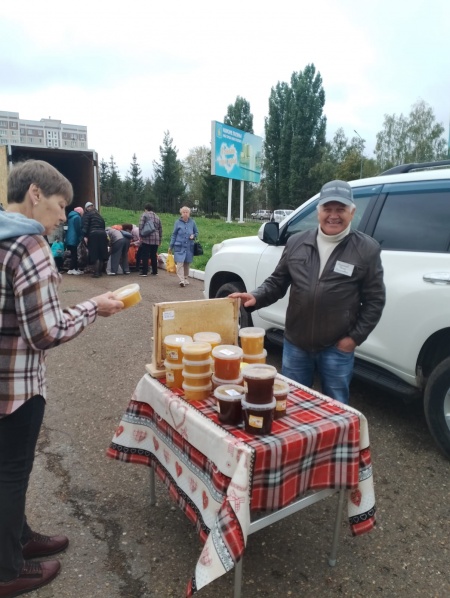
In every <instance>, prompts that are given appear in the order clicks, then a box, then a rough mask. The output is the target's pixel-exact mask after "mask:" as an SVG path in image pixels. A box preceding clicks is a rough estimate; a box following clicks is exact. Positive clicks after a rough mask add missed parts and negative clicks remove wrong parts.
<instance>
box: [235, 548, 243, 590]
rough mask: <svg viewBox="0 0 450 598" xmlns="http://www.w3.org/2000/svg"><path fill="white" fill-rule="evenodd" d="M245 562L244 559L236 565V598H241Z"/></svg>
mask: <svg viewBox="0 0 450 598" xmlns="http://www.w3.org/2000/svg"><path fill="white" fill-rule="evenodd" d="M243 560H244V557H242V558H241V560H240V561H239V562H238V563H236V566H235V567H234V598H241V589H242V561H243Z"/></svg>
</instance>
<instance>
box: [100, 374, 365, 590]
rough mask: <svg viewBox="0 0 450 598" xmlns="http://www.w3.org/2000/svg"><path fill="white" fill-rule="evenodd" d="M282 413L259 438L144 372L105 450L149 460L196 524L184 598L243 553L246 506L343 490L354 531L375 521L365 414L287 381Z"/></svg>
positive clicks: (268, 506)
mask: <svg viewBox="0 0 450 598" xmlns="http://www.w3.org/2000/svg"><path fill="white" fill-rule="evenodd" d="M279 377H280V378H282V379H284V380H286V381H287V382H288V383H289V385H290V393H289V395H288V403H287V415H286V416H285V417H283V418H282V419H280V420H276V421H275V422H274V423H273V426H272V433H271V434H270V435H266V436H252V435H249V434H247V433H246V432H245V431H244V429H243V426H239V427H234V426H225V425H223V424H219V422H218V417H217V411H216V409H215V401H214V399H213V398H211V399H208V400H207V401H202V402H195V403H188V402H186V401H185V400H184V399H183V397H182V394H181V393H177V391H176V390H175V391H171V390H169V389H168V388H167V387H166V386H164V384H163V382H164V380H162V381H158V380H155V379H153V378H151V377H150V376H148V375H145V376H144V377H143V378H142V379H141V380H140V381H139V383H138V385H137V387H136V389H135V391H134V394H133V397H132V399H131V401H130V403H129V405H128V408H127V410H126V412H125V414H124V415H123V417H122V420H121V422H120V424H119V426H118V427H117V429H116V432H115V435H114V438H113V441H112V443H111V445H110V447H109V449H108V450H107V455H108V456H109V457H111V458H113V459H119V460H121V461H126V462H129V463H141V464H145V465H149V466H152V467H153V468H154V469H155V471H156V473H157V474H158V476H159V477H160V478H161V480H163V482H164V483H165V485H166V486H167V488H168V490H169V493H170V495H171V496H172V497H173V498H174V499H175V500H176V501H177V502H178V504H179V506H180V507H181V508H182V509H183V511H184V512H185V514H186V515H187V517H188V518H189V519H190V520H191V521H192V522H193V523H194V524H195V525H196V527H197V530H198V532H199V534H200V537H201V539H202V540H203V541H204V547H203V550H202V553H201V555H200V558H199V561H198V563H197V566H196V569H195V573H194V575H193V577H192V579H191V580H190V581H189V583H188V586H187V590H186V596H191V595H192V594H193V593H194V592H195V591H196V590H199V589H200V588H202V587H204V586H205V585H206V584H208V583H210V582H211V581H212V580H213V579H216V578H217V577H219V576H220V575H223V574H224V573H225V572H227V571H229V570H230V569H232V568H233V566H234V564H235V563H236V562H238V561H239V560H240V558H241V557H242V555H243V552H244V549H245V544H246V539H247V535H248V530H249V526H250V521H251V518H250V517H251V516H250V512H251V511H252V510H253V511H263V510H276V509H280V508H282V507H284V506H286V505H288V504H289V503H291V502H292V501H293V500H295V499H297V498H299V497H300V496H301V495H303V494H305V493H306V492H308V491H313V490H319V489H324V488H336V489H342V488H345V489H348V490H349V496H348V516H349V522H350V529H351V531H352V533H353V534H354V535H359V534H361V533H364V532H367V531H370V530H371V529H372V528H373V526H374V525H375V497H374V489H373V481H372V467H371V461H370V450H369V436H368V428H367V421H366V418H365V417H364V416H363V415H362V414H361V413H359V412H358V411H356V410H354V409H352V408H350V407H347V406H345V405H342V404H341V403H338V402H336V401H333V400H331V399H328V398H327V397H324V396H323V395H321V394H319V393H317V392H314V391H312V390H311V389H308V388H306V387H303V386H301V385H299V384H296V383H294V382H292V380H288V379H287V378H284V377H283V376H279Z"/></svg>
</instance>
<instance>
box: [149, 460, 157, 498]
mask: <svg viewBox="0 0 450 598" xmlns="http://www.w3.org/2000/svg"><path fill="white" fill-rule="evenodd" d="M155 505H156V492H155V470H154V469H153V467H150V506H152V507H154V506H155Z"/></svg>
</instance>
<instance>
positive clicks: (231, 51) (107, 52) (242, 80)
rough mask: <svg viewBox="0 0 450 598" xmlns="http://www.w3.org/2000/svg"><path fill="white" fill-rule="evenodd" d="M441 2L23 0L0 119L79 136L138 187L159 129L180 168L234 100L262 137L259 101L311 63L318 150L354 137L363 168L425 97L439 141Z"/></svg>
mask: <svg viewBox="0 0 450 598" xmlns="http://www.w3.org/2000/svg"><path fill="white" fill-rule="evenodd" d="M449 24H450V1H449V0H427V1H425V0H372V1H371V2H366V1H364V0H315V1H314V2H311V6H307V5H306V3H304V2H298V1H297V2H296V1H295V0H277V1H276V2H270V3H269V2H260V1H258V2H256V1H254V0H245V1H243V2H214V1H213V0H190V1H186V0H162V1H160V2H156V1H155V0H153V1H151V0H134V1H131V2H118V1H117V0H110V1H109V2H105V1H104V0H90V1H89V2H87V1H86V0H78V1H77V2H75V3H73V2H67V3H66V2H61V0H58V1H56V0H55V1H54V0H39V1H36V0H22V1H21V2H16V3H11V2H10V3H8V4H7V5H6V4H5V6H4V7H3V10H2V17H1V20H0V76H1V78H0V81H1V83H0V110H8V111H12V112H19V114H20V117H21V118H25V119H32V120H40V119H41V118H47V117H49V116H50V117H52V118H56V119H59V120H61V121H63V122H64V123H70V124H80V125H86V126H87V127H88V142H89V147H90V148H91V149H94V150H96V151H97V152H98V154H99V157H100V158H103V159H105V160H106V161H108V160H109V157H110V156H111V155H113V156H114V159H115V161H116V163H117V165H118V167H119V169H120V171H121V173H122V174H125V173H126V171H127V169H128V168H129V164H130V162H131V159H132V155H133V153H136V155H137V159H138V162H139V163H140V165H141V167H142V170H143V173H144V175H145V176H149V175H150V174H151V164H152V161H153V160H159V157H160V154H159V147H160V145H161V144H162V140H163V137H164V131H166V130H169V131H170V135H171V137H172V138H173V141H174V145H175V147H176V148H177V149H178V157H179V158H180V159H184V158H185V157H186V156H187V154H188V152H189V150H190V149H191V148H193V147H196V146H199V145H206V146H208V147H209V143H210V139H211V120H218V121H223V118H224V116H225V114H226V111H227V106H228V105H229V104H233V103H234V101H235V99H236V97H237V96H238V95H240V96H242V97H244V98H245V99H246V100H247V101H248V102H250V108H251V112H252V113H253V116H254V121H253V122H254V132H255V134H256V135H261V136H263V135H264V118H265V117H266V116H267V113H268V98H269V95H270V90H271V88H272V87H273V86H275V85H276V84H277V82H278V81H286V82H289V81H290V77H291V74H292V73H293V72H294V71H301V70H303V69H304V68H305V66H306V65H307V64H309V63H314V65H315V66H316V69H317V70H318V71H319V72H320V73H321V75H322V80H323V87H324V89H325V94H326V103H325V108H324V113H325V115H326V117H327V119H328V125H327V138H328V139H331V138H332V137H333V135H334V133H335V132H336V130H337V129H338V128H339V127H343V129H344V131H345V134H346V135H347V137H349V138H351V137H352V136H353V135H354V129H356V130H357V131H358V133H359V134H360V135H361V137H363V138H364V139H365V140H366V148H367V151H366V153H367V154H368V155H369V157H373V150H374V147H375V136H376V133H377V132H378V131H379V130H380V129H381V128H382V125H383V119H384V115H385V114H397V115H399V114H401V113H403V114H404V115H405V116H406V115H407V114H409V111H410V108H411V106H412V104H414V103H415V102H416V101H417V100H419V99H423V100H425V101H426V102H427V103H428V104H429V105H431V106H432V108H433V110H434V112H435V115H436V118H437V120H438V121H439V122H441V123H442V124H443V125H444V127H445V137H446V138H447V137H448V123H449V116H450V69H449V63H450V52H449V48H448V39H449Z"/></svg>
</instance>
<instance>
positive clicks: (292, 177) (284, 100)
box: [264, 64, 326, 208]
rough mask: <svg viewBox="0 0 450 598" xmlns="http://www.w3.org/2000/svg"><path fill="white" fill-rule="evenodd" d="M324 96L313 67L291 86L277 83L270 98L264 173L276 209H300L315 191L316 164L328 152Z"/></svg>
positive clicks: (309, 67)
mask: <svg viewBox="0 0 450 598" xmlns="http://www.w3.org/2000/svg"><path fill="white" fill-rule="evenodd" d="M324 104H325V92H324V89H323V86H322V77H321V75H320V73H319V72H316V69H315V66H314V65H313V64H310V65H308V66H306V68H305V69H304V71H300V72H298V73H297V72H294V73H292V76H291V81H290V84H287V83H278V84H277V86H276V87H275V88H272V90H271V95H270V98H269V116H268V117H267V119H266V123H265V134H266V139H265V146H264V149H265V155H266V160H265V170H266V178H267V191H268V193H269V200H270V203H271V205H272V207H273V208H276V207H278V206H281V205H282V204H285V203H289V204H291V205H292V204H294V205H299V204H301V203H302V202H303V201H305V200H306V199H307V198H308V197H310V196H311V195H312V194H313V193H314V192H315V191H316V188H315V187H316V185H317V180H316V179H317V174H318V173H317V170H318V169H317V168H315V167H316V166H317V164H319V163H320V161H321V159H322V158H323V149H324V148H325V145H326V141H325V133H326V117H325V116H324V115H323V107H324Z"/></svg>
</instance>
